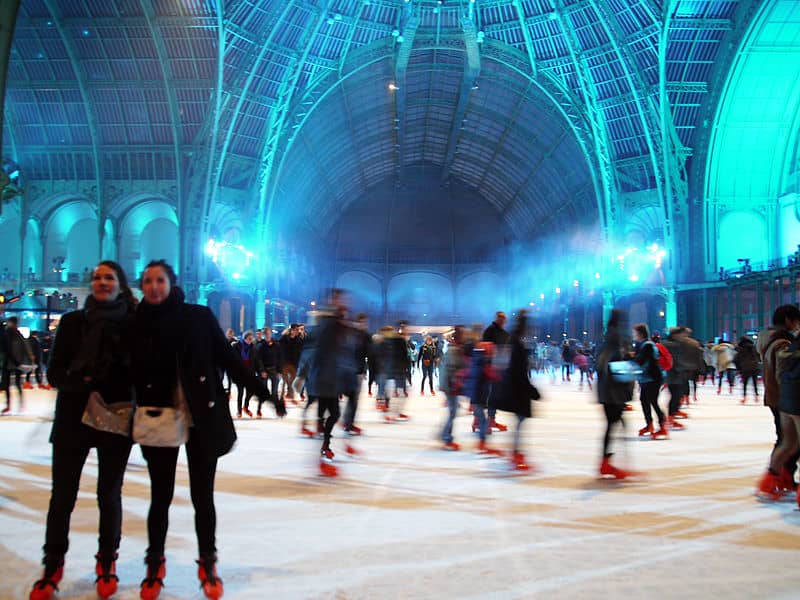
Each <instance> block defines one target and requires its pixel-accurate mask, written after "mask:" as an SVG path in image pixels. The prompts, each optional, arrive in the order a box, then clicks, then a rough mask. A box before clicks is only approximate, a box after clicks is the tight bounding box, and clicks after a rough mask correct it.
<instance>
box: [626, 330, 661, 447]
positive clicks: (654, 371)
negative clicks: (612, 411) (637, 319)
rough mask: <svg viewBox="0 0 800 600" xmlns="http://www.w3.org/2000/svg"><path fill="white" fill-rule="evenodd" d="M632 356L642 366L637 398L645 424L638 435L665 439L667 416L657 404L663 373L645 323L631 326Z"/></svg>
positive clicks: (656, 350) (656, 349)
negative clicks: (656, 423)
mask: <svg viewBox="0 0 800 600" xmlns="http://www.w3.org/2000/svg"><path fill="white" fill-rule="evenodd" d="M633 339H634V352H635V354H634V356H633V360H634V361H635V362H637V363H639V364H640V365H641V366H642V370H643V372H642V375H641V377H640V379H639V400H640V401H641V403H642V411H643V412H644V420H645V426H644V427H642V428H641V429H640V430H639V436H640V437H643V436H646V435H649V436H650V438H651V439H654V440H665V439H667V438H668V437H669V433H667V418H666V416H665V415H664V412H663V411H662V410H661V407H659V405H658V394H659V392H660V391H661V383H662V381H663V375H662V374H661V367H660V366H659V364H658V348H657V347H656V345H655V344H654V343H653V342H652V340H651V339H650V330H649V329H648V327H647V324H646V323H637V324H636V325H634V326H633ZM653 411H655V413H656V416H657V417H658V426H659V427H658V430H654V428H653V414H652V413H653Z"/></svg>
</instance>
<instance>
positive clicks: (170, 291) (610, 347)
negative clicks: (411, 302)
mask: <svg viewBox="0 0 800 600" xmlns="http://www.w3.org/2000/svg"><path fill="white" fill-rule="evenodd" d="M90 286H91V293H90V295H89V297H88V298H87V300H86V304H85V306H84V308H83V309H82V310H78V311H75V312H72V313H69V314H67V315H65V316H64V317H63V318H62V319H61V322H60V324H59V327H58V330H57V332H56V335H55V340H54V342H53V346H52V350H50V349H48V352H49V360H48V361H44V360H43V359H42V357H41V356H40V357H39V358H38V359H37V358H36V356H35V354H38V353H40V352H43V350H42V344H39V345H38V346H36V345H34V344H33V343H32V342H31V339H25V338H24V336H22V335H21V334H20V332H19V330H18V327H17V323H16V320H15V319H14V318H13V317H12V318H10V319H9V320H8V324H7V325H6V327H5V329H4V332H3V335H2V336H0V340H2V346H1V347H0V350H2V356H0V359H2V365H3V379H2V381H3V389H4V390H5V391H6V394H7V409H8V408H9V406H10V385H9V384H10V382H11V380H12V378H15V379H16V381H17V387H18V393H19V394H20V398H21V394H22V387H21V384H20V376H21V374H22V373H23V371H29V372H30V373H33V374H34V376H36V369H35V368H30V369H28V368H27V367H26V368H24V369H23V368H21V366H22V365H31V366H33V365H36V364H39V365H40V366H41V365H42V364H44V363H45V362H47V363H49V368H48V371H47V381H48V383H47V384H44V383H43V380H39V381H40V383H41V385H52V386H53V387H54V388H56V389H57V396H56V406H55V416H54V420H53V427H52V432H51V436H50V442H51V443H52V495H51V500H50V504H49V509H48V514H47V519H46V532H45V544H44V547H43V554H44V557H43V564H44V571H43V574H42V577H41V578H40V579H39V580H38V581H36V583H35V584H34V586H33V589H32V590H31V593H30V599H31V600H48V599H50V598H52V597H53V596H54V594H55V592H56V591H57V589H58V584H59V582H60V581H61V579H62V578H63V574H64V564H65V563H64V559H65V556H66V554H67V550H68V547H69V527H70V516H71V513H72V511H73V509H74V506H75V501H76V498H77V495H78V491H79V484H80V477H81V472H82V470H83V466H84V464H85V462H86V459H87V456H88V454H89V452H90V451H91V450H92V449H95V452H96V453H97V460H98V484H97V504H98V509H99V513H100V518H99V537H98V550H97V554H96V560H97V563H96V576H97V579H96V589H97V593H98V596H100V597H101V598H109V597H111V596H112V595H113V594H114V593H115V592H116V590H117V585H118V580H117V576H116V566H115V563H116V560H117V551H118V548H119V543H120V535H121V524H122V502H121V496H122V483H123V478H124V473H125V469H126V465H127V462H128V457H129V454H130V452H131V448H132V445H133V444H134V443H138V444H139V445H140V446H141V450H142V455H143V457H144V459H145V461H146V463H147V470H148V474H149V478H150V492H151V494H150V508H149V511H148V514H147V534H148V547H147V550H146V553H145V561H144V562H145V577H144V579H143V580H142V582H141V591H140V597H141V598H142V599H144V600H154V599H156V598H158V597H159V595H160V593H161V590H162V588H163V586H164V579H165V577H166V552H165V540H166V535H167V528H168V511H169V506H170V504H171V502H172V499H173V494H174V488H175V477H176V467H177V461H178V453H179V449H180V447H181V446H183V447H185V452H186V457H187V463H188V472H189V481H190V496H191V501H192V505H193V507H194V512H195V530H196V537H197V555H198V560H197V564H198V571H197V574H198V579H199V581H200V585H201V588H202V590H203V593H204V595H205V596H206V597H208V598H219V597H221V596H222V594H223V584H222V580H221V579H220V578H219V576H218V575H217V571H216V562H217V548H216V537H215V533H216V510H215V505H214V478H215V473H216V469H217V460H218V458H219V457H220V456H223V455H224V454H226V453H228V452H230V451H231V449H232V447H233V445H234V442H235V440H236V430H235V421H234V418H233V417H236V418H237V419H242V418H260V417H263V416H264V412H263V411H264V408H263V405H264V403H265V402H266V403H268V404H270V405H271V406H272V407H273V409H274V412H275V414H276V415H277V416H279V417H280V416H284V415H285V414H286V403H289V404H291V405H295V406H298V410H299V411H301V414H302V418H301V425H300V431H301V434H302V435H304V436H307V437H309V438H319V439H321V446H320V447H319V472H320V474H321V475H323V476H327V477H333V476H336V475H337V474H338V467H337V465H336V462H335V453H334V449H333V447H332V445H331V441H332V438H333V432H334V428H335V426H336V425H337V423H340V424H341V425H342V427H343V430H344V434H345V435H344V436H343V439H344V440H346V442H345V452H347V453H349V454H357V453H358V452H359V451H358V450H357V449H356V448H355V446H354V445H353V441H354V438H355V437H357V436H359V435H360V434H361V433H362V428H361V427H360V426H359V425H358V411H359V400H360V395H361V392H362V390H365V391H366V392H367V394H368V396H369V397H373V384H374V385H375V387H376V390H375V395H374V400H375V409H376V410H377V411H378V412H379V413H380V414H381V420H382V421H384V422H386V423H402V422H405V421H407V420H409V419H410V416H409V414H408V409H407V408H406V406H407V405H406V398H407V397H408V396H409V390H410V388H409V386H410V385H411V382H412V381H413V379H412V372H413V371H414V370H419V380H420V389H419V395H420V396H424V395H425V394H426V384H427V393H428V394H429V395H431V396H435V395H436V394H437V392H439V391H441V392H442V393H443V396H444V405H445V406H446V408H447V410H446V417H445V420H444V423H443V425H442V426H441V429H440V430H439V433H438V437H439V439H440V443H441V448H442V449H443V450H445V451H451V452H452V451H459V450H460V449H461V448H462V446H461V444H459V442H458V441H456V439H455V438H456V435H455V433H454V426H453V424H454V421H455V418H456V416H457V414H458V409H459V401H460V399H462V398H467V399H468V401H469V407H470V413H471V414H472V431H473V433H474V434H475V435H476V437H477V442H476V444H475V447H474V448H475V450H476V451H477V452H478V453H480V454H482V455H485V456H488V457H506V458H507V459H508V460H507V461H506V462H505V464H506V465H507V467H506V468H507V469H508V470H509V471H510V472H515V473H525V472H527V471H529V470H531V468H532V464H531V462H530V461H529V460H528V459H527V458H526V456H525V453H524V449H523V447H522V443H521V440H522V430H523V425H524V422H525V420H526V419H528V418H530V417H531V416H532V414H533V408H532V406H533V405H532V402H533V401H535V400H538V399H539V398H540V392H539V390H538V389H537V388H536V386H535V385H534V384H533V382H532V380H533V378H532V375H533V373H538V374H539V377H540V380H542V381H547V380H548V379H549V380H550V381H551V382H553V383H558V381H557V380H558V375H559V374H560V375H561V379H562V381H563V382H567V381H572V378H573V377H574V378H577V377H578V376H579V377H580V379H579V381H578V382H577V383H578V389H582V388H583V385H584V382H585V383H586V384H587V386H588V389H589V390H592V391H594V392H595V393H596V396H597V400H598V402H599V403H600V404H601V405H602V407H603V413H604V416H605V421H606V423H605V431H604V435H603V439H602V445H601V455H600V459H599V468H598V473H599V476H600V477H603V478H609V479H614V480H625V479H628V478H630V477H633V476H636V475H638V473H633V472H631V471H627V470H625V469H623V468H620V466H619V465H618V464H614V462H615V461H614V459H613V456H614V450H615V445H616V444H618V443H619V439H620V437H619V436H615V435H614V431H615V430H617V429H619V428H624V427H625V422H624V421H625V419H624V416H625V414H626V412H627V411H631V410H633V401H634V397H635V396H636V395H637V393H638V399H639V401H640V403H641V406H642V414H643V418H644V427H642V428H641V429H640V430H639V431H638V436H639V437H642V438H650V439H653V440H665V439H669V437H670V433H671V432H672V431H674V430H680V429H683V428H684V427H685V425H684V423H683V422H682V420H683V419H685V418H686V417H687V414H686V412H684V410H683V408H684V406H685V405H686V404H690V403H691V401H692V400H694V401H695V402H696V400H697V385H698V384H699V385H702V384H703V383H705V382H706V381H707V380H710V381H712V382H714V383H715V384H716V386H717V393H722V390H723V383H724V382H726V383H727V384H728V386H729V387H728V391H729V392H731V393H732V392H733V390H734V385H735V381H736V379H735V377H736V374H737V373H738V375H739V378H740V380H741V381H742V392H743V395H742V399H741V400H740V402H742V403H744V402H746V400H747V392H748V386H751V389H752V390H753V395H754V396H755V398H756V400H758V399H759V389H758V387H759V380H760V377H759V376H761V378H763V389H764V391H763V398H764V402H765V404H766V405H767V406H769V407H770V409H771V411H772V413H773V416H774V423H775V432H776V441H775V444H774V447H773V450H772V452H771V456H770V459H769V467H768V469H767V470H766V472H765V474H764V475H763V476H762V477H761V479H760V480H759V481H758V484H757V493H758V495H759V497H760V498H762V499H764V500H768V501H774V500H778V499H780V498H781V497H782V496H783V495H784V494H786V493H789V492H791V493H795V492H796V490H797V486H796V483H795V479H794V478H795V471H796V467H797V461H798V458H800V395H799V394H798V391H799V390H800V387H798V386H799V385H800V346H798V339H797V338H798V332H799V331H800V309H798V308H797V307H796V306H794V305H787V306H782V307H779V308H778V309H777V310H776V311H775V314H774V318H773V325H772V327H771V328H769V329H767V330H765V331H764V332H762V333H761V334H760V335H759V336H758V338H757V340H756V342H754V341H753V339H751V338H749V337H743V338H741V339H740V340H738V342H737V344H736V345H734V344H732V343H730V342H728V341H724V340H722V341H716V342H708V343H706V344H701V343H700V342H699V341H697V340H695V339H693V338H692V336H691V334H692V331H691V329H689V328H688V327H673V328H671V329H670V330H669V332H667V335H666V337H665V338H663V339H662V338H661V337H660V336H659V335H658V334H656V333H651V331H650V330H649V328H648V326H647V324H645V323H637V324H632V325H631V324H629V323H628V322H627V317H626V315H625V313H624V312H622V311H620V310H616V309H615V310H614V311H612V312H611V315H610V318H609V320H608V323H607V324H606V332H605V335H604V338H603V340H602V341H601V342H600V343H598V344H596V345H595V344H591V343H578V342H577V341H576V340H563V341H561V342H557V343H547V342H545V343H536V340H535V339H534V340H531V339H530V338H529V337H527V333H528V316H527V313H526V311H525V310H521V311H519V312H517V313H515V319H514V322H513V324H512V325H511V326H510V327H509V328H508V329H507V328H506V323H507V317H506V315H505V313H503V312H497V313H496V315H495V318H494V320H493V321H492V322H491V323H490V324H489V325H488V327H485V328H484V327H483V326H482V325H480V324H476V325H473V326H471V327H467V326H463V325H456V326H454V327H453V328H452V329H451V331H450V332H449V333H448V335H447V338H446V339H445V337H444V336H434V335H426V336H424V337H422V338H420V339H419V340H418V342H416V341H414V339H412V336H411V335H409V333H408V331H407V330H406V328H405V324H403V323H401V324H399V325H397V326H390V325H386V326H383V327H381V328H379V329H378V330H377V332H375V333H374V334H370V332H369V323H368V319H367V317H366V315H364V314H358V315H356V316H355V317H351V315H350V312H349V310H350V308H349V306H348V301H347V300H348V299H347V294H346V293H345V292H344V291H343V290H338V289H333V290H330V292H329V294H328V297H327V302H325V303H324V304H323V305H322V306H320V307H318V309H317V310H316V311H314V312H313V313H311V314H310V315H309V321H308V323H306V324H291V325H290V326H288V327H287V328H286V329H285V330H284V331H283V332H281V334H280V336H279V338H278V339H274V338H273V331H272V330H271V328H269V327H265V328H264V329H261V330H255V331H253V330H248V331H245V332H244V333H242V334H241V335H238V336H237V335H236V334H235V332H233V331H231V330H229V331H228V332H227V334H224V333H223V332H222V330H221V329H220V328H219V325H218V323H217V321H216V318H215V317H214V315H213V314H212V313H211V311H210V310H209V309H208V308H206V307H203V306H199V305H194V304H189V303H187V302H186V301H185V298H184V295H183V292H182V290H181V288H180V287H179V286H178V285H177V277H176V274H175V272H174V271H173V269H172V267H171V266H170V265H169V264H167V263H165V262H164V261H153V262H151V263H150V264H148V265H147V267H146V268H145V270H144V272H143V275H142V278H141V281H140V289H141V293H142V294H141V295H142V299H141V300H140V301H137V300H136V299H135V296H134V294H133V292H132V290H131V288H130V286H129V284H128V282H127V278H126V276H125V273H124V271H123V270H122V268H121V267H120V266H119V265H118V264H116V263H114V262H113V261H103V262H101V263H99V264H98V265H97V266H96V267H95V269H94V270H93V272H92V276H91V283H90ZM37 341H38V340H37ZM435 380H436V381H437V382H438V383H437V384H436V385H435V384H434V381H435ZM233 384H235V385H236V388H237V391H236V408H235V411H233V414H232V412H231V410H230V407H229V402H230V401H232V391H233ZM437 388H438V389H437ZM665 389H666V390H668V391H669V401H668V403H667V404H666V405H665V406H663V407H662V406H661V405H660V402H659V397H660V393H661V391H662V390H665ZM254 397H255V398H256V399H257V407H256V412H255V414H254V413H253V411H252V410H251V409H250V406H251V404H250V403H251V400H252V399H253V398H254ZM342 401H345V405H344V411H343V412H342V409H341V402H342ZM314 408H315V415H314V416H313V417H309V416H308V415H309V411H310V410H312V409H314ZM498 412H502V413H504V414H506V415H511V418H512V420H513V424H512V428H513V431H512V432H509V436H511V437H512V440H511V443H510V444H509V445H510V446H511V451H510V452H506V451H504V450H501V449H500V448H499V447H498V446H495V445H493V444H490V443H489V440H490V436H492V435H493V434H497V433H500V432H503V431H507V430H508V429H509V427H508V426H506V425H504V424H502V423H501V422H500V421H499V418H498ZM312 423H313V424H312Z"/></svg>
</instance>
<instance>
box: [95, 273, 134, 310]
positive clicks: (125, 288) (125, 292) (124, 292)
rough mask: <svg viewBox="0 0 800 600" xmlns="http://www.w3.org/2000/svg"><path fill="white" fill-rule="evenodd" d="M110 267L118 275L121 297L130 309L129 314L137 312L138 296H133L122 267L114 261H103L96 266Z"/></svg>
mask: <svg viewBox="0 0 800 600" xmlns="http://www.w3.org/2000/svg"><path fill="white" fill-rule="evenodd" d="M100 266H103V267H108V268H109V269H111V270H112V271H114V273H116V275H117V281H119V295H120V296H122V300H123V301H124V302H125V305H126V306H127V307H128V312H130V313H132V312H133V311H134V310H136V303H137V301H136V296H134V295H133V292H132V291H131V286H130V285H129V284H128V276H127V275H126V274H125V270H124V269H123V268H122V266H121V265H120V264H119V263H118V262H115V261H113V260H101V261H100V262H99V263H97V266H95V269H96V268H97V267H100Z"/></svg>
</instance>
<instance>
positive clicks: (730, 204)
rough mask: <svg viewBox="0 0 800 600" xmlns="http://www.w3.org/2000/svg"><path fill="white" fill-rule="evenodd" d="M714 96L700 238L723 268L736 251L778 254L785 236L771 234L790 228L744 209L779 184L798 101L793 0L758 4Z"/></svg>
mask: <svg viewBox="0 0 800 600" xmlns="http://www.w3.org/2000/svg"><path fill="white" fill-rule="evenodd" d="M721 98H722V101H721V103H720V105H719V108H718V109H717V114H716V117H715V122H714V123H713V127H712V131H713V132H714V133H713V137H712V140H711V144H710V148H709V152H708V157H709V158H708V163H707V176H706V201H707V202H708V203H709V205H710V210H709V211H708V213H707V214H708V219H709V223H708V228H707V232H708V233H707V236H708V238H707V243H708V245H709V246H711V247H713V245H714V244H715V243H716V251H717V257H716V267H715V268H719V267H724V268H726V269H727V268H732V267H735V266H737V262H736V259H737V258H750V260H751V262H752V263H753V264H754V265H756V264H757V263H763V262H765V261H769V260H772V259H776V258H781V256H780V255H782V254H784V252H786V251H787V249H788V246H790V244H789V242H788V241H787V242H786V243H785V244H784V243H783V241H782V240H781V239H777V237H778V236H782V237H783V238H786V237H787V235H788V236H790V235H793V234H792V233H791V232H797V229H796V228H791V232H787V233H784V232H782V231H781V229H780V226H776V225H778V223H767V222H766V221H765V220H764V219H763V218H761V217H760V216H759V215H760V214H762V213H760V212H759V213H755V212H752V211H753V209H754V208H756V207H758V208H761V207H765V206H774V205H775V204H776V202H778V200H779V198H781V196H782V195H783V194H784V193H785V192H786V191H787V190H786V189H783V187H784V186H785V182H786V180H787V177H786V176H787V174H788V171H789V169H790V165H789V164H787V163H788V162H789V161H787V158H788V157H791V156H792V151H793V148H792V147H791V146H792V144H793V141H794V140H795V136H796V121H795V119H796V118H797V116H796V115H797V114H798V110H799V109H800V10H798V3H797V1H796V0H771V1H769V2H764V3H763V4H762V5H761V7H760V11H759V13H758V14H757V16H756V18H755V19H754V20H753V25H752V26H751V28H750V30H749V31H748V33H747V35H746V36H745V39H744V41H743V42H742V45H741V47H740V48H739V50H738V56H737V59H736V61H735V62H734V67H733V69H732V71H731V73H730V74H729V76H728V80H727V82H726V83H725V85H724V86H723V92H722V95H721ZM754 217H755V218H754ZM770 218H776V221H777V220H778V219H780V218H781V217H778V216H777V214H776V217H772V216H771V217H770ZM715 233H716V235H715ZM794 237H795V239H796V238H797V235H796V233H795V234H794ZM795 243H796V242H795ZM708 267H712V268H714V265H707V268H708Z"/></svg>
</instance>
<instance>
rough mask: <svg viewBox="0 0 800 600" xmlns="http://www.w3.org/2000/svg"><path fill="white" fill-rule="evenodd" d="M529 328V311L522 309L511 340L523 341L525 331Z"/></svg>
mask: <svg viewBox="0 0 800 600" xmlns="http://www.w3.org/2000/svg"><path fill="white" fill-rule="evenodd" d="M527 328H528V311H527V310H525V309H524V308H523V309H520V311H519V312H518V313H517V320H516V321H514V328H513V329H512V330H511V339H513V340H518V341H522V338H524V337H525V331H526V330H527Z"/></svg>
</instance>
